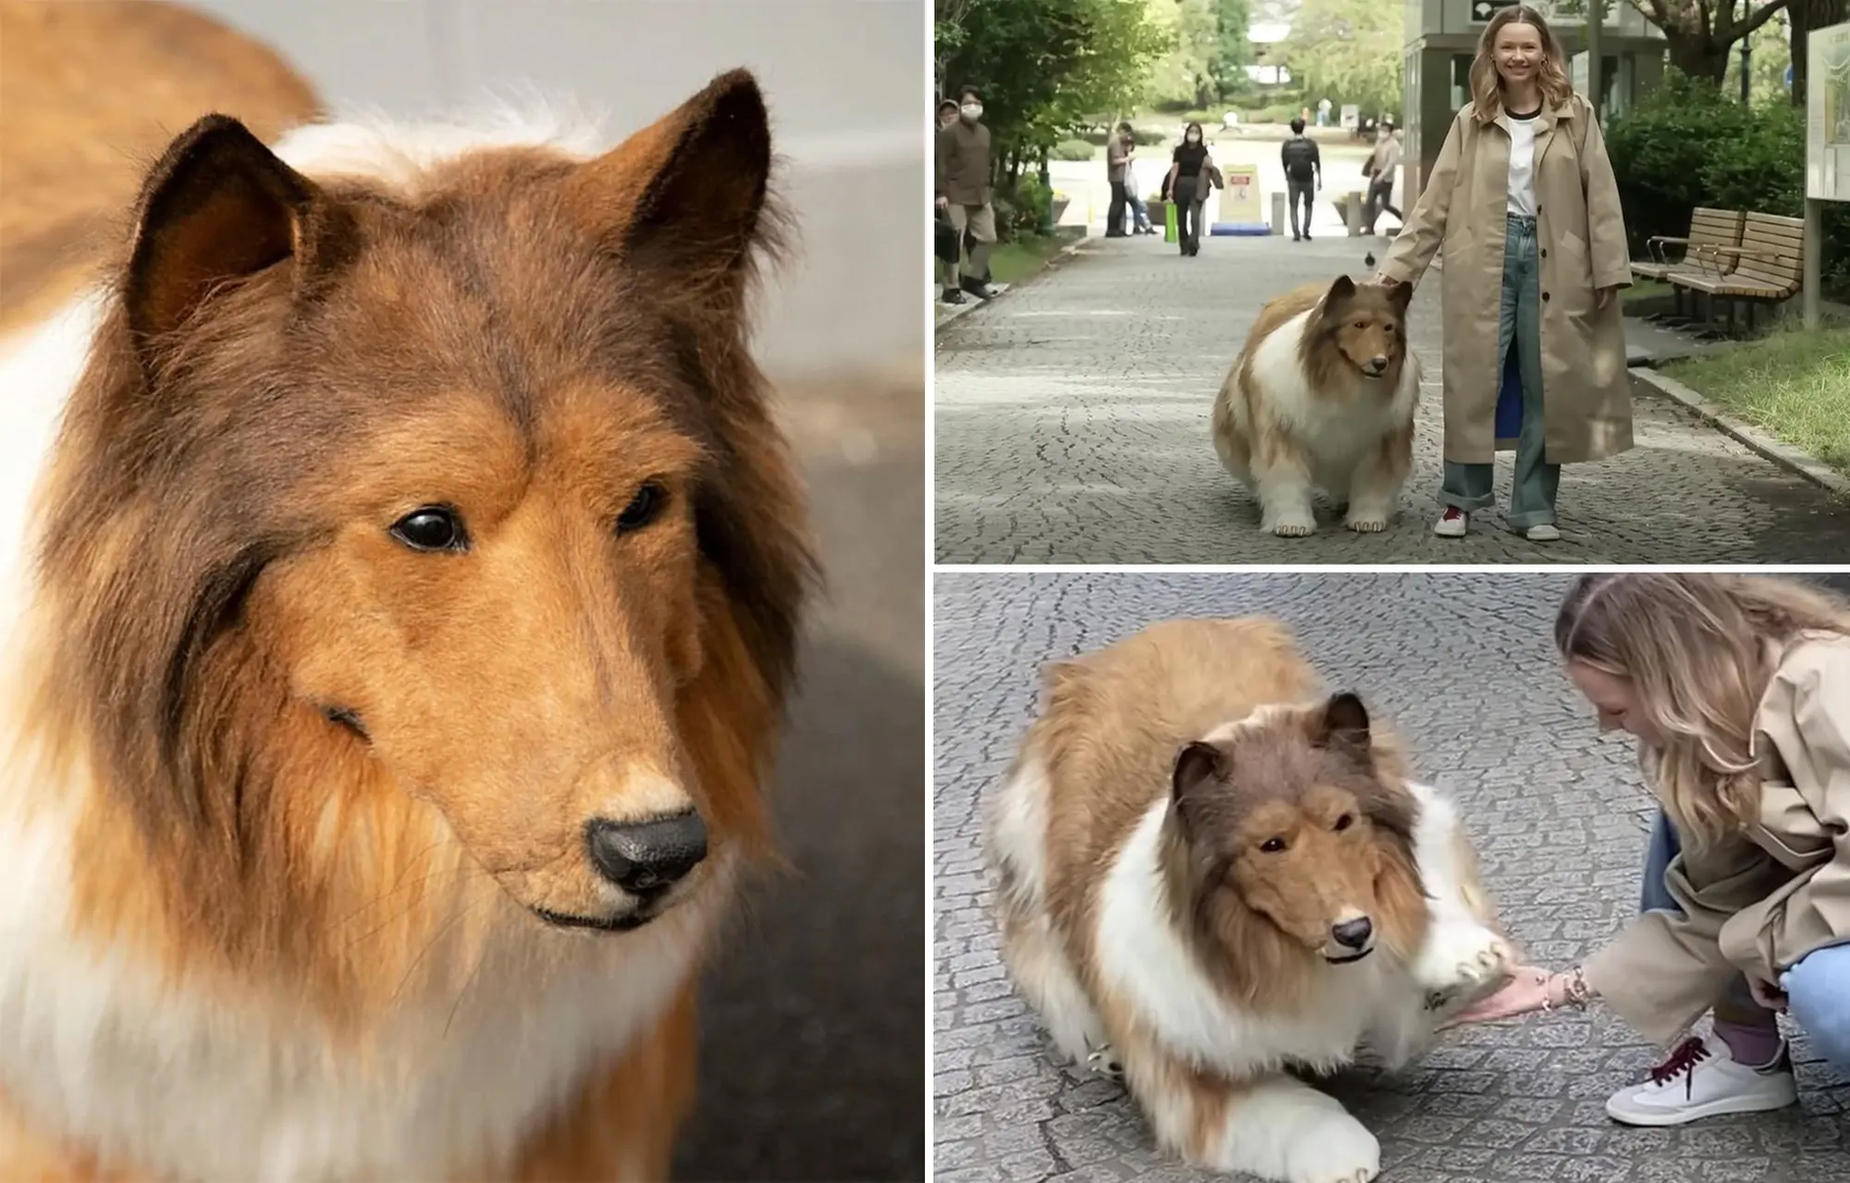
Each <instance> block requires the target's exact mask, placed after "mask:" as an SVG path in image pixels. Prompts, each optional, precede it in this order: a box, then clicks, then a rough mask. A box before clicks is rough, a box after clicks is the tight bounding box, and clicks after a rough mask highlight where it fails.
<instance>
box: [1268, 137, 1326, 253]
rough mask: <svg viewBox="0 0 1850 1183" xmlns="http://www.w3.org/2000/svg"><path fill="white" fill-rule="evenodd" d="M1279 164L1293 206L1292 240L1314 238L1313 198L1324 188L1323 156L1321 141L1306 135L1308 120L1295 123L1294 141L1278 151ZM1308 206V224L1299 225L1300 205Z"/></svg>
mask: <svg viewBox="0 0 1850 1183" xmlns="http://www.w3.org/2000/svg"><path fill="white" fill-rule="evenodd" d="M1278 159H1279V162H1280V163H1282V164H1283V165H1284V166H1285V194H1286V200H1287V202H1288V203H1289V205H1290V207H1291V241H1292V242H1304V241H1308V240H1309V239H1310V211H1311V206H1312V195H1313V194H1314V192H1315V191H1316V190H1318V189H1321V188H1323V157H1322V156H1321V155H1320V154H1319V153H1318V151H1317V141H1315V140H1313V139H1311V138H1310V137H1309V136H1307V135H1305V134H1304V121H1303V120H1302V119H1293V120H1292V121H1291V138H1290V139H1288V140H1286V141H1285V142H1284V144H1283V145H1282V146H1280V148H1279V149H1278ZM1299 202H1302V203H1303V205H1304V221H1303V224H1302V227H1301V228H1300V226H1299V223H1298V204H1299Z"/></svg>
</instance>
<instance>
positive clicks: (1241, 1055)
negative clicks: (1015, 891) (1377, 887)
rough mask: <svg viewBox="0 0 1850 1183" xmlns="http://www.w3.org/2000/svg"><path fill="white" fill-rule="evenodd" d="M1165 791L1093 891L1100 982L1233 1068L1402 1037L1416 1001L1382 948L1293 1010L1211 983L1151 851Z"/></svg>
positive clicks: (1172, 1040)
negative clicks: (1272, 1010)
mask: <svg viewBox="0 0 1850 1183" xmlns="http://www.w3.org/2000/svg"><path fill="white" fill-rule="evenodd" d="M1168 807H1169V802H1168V799H1167V798H1166V797H1165V798H1164V799H1162V800H1160V801H1158V802H1157V803H1156V804H1155V805H1153V806H1152V807H1151V808H1150V810H1149V812H1148V813H1146V814H1145V815H1144V817H1143V819H1142V821H1140V822H1139V823H1138V825H1137V828H1136V830H1134V831H1133V832H1132V834H1131V836H1130V838H1129V839H1128V840H1127V841H1126V842H1125V844H1124V847H1123V849H1122V850H1121V851H1120V852H1119V854H1118V858H1117V861H1116V862H1115V863H1114V864H1113V865H1112V868H1111V871H1110V873H1109V874H1108V875H1107V876H1106V880H1105V883H1104V885H1103V887H1102V889H1101V895H1100V899H1099V909H1098V928H1097V935H1096V943H1095V945H1094V948H1095V954H1094V955H1095V957H1096V958H1097V960H1098V968H1099V973H1100V976H1101V978H1102V979H1103V981H1104V982H1105V983H1106V984H1107V985H1108V986H1109V987H1110V988H1111V989H1112V990H1113V991H1114V992H1115V993H1116V994H1117V995H1118V996H1119V997H1120V998H1122V999H1123V1000H1124V1001H1125V1002H1126V1003H1127V1004H1129V1005H1130V1006H1132V1007H1134V1008H1135V1009H1136V1011H1137V1012H1138V1013H1139V1014H1140V1015H1141V1016H1142V1017H1143V1018H1144V1020H1145V1021H1146V1022H1148V1023H1150V1024H1151V1025H1152V1026H1153V1027H1154V1028H1155V1030H1156V1033H1157V1034H1158V1036H1159V1037H1160V1038H1161V1039H1162V1040H1163V1041H1164V1042H1166V1043H1167V1044H1168V1045H1169V1046H1170V1047H1171V1048H1172V1049H1173V1050H1174V1051H1175V1052H1176V1053H1177V1054H1179V1055H1181V1056H1182V1057H1184V1058H1186V1059H1189V1060H1191V1061H1193V1062H1196V1063H1201V1064H1212V1065H1216V1066H1218V1067H1220V1068H1221V1069H1222V1070H1224V1071H1226V1072H1228V1073H1230V1074H1233V1075H1239V1076H1246V1075H1251V1074H1256V1073H1260V1072H1268V1071H1274V1070H1276V1069H1278V1068H1280V1067H1282V1066H1284V1065H1285V1064H1288V1063H1296V1064H1307V1065H1314V1066H1317V1067H1322V1068H1334V1067H1337V1066H1339V1065H1341V1064H1344V1063H1347V1062H1348V1061H1350V1060H1351V1059H1352V1058H1353V1057H1354V1055H1355V1050H1356V1046H1357V1044H1358V1043H1360V1042H1361V1040H1362V1039H1363V1037H1364V1036H1365V1035H1370V1034H1373V1035H1375V1036H1376V1037H1378V1038H1385V1039H1386V1040H1388V1041H1389V1042H1392V1043H1395V1044H1400V1043H1402V1042H1404V1037H1403V1036H1402V1035H1401V1032H1402V1029H1403V1028H1405V1027H1406V1026H1407V1025H1408V1024H1409V1023H1410V1022H1411V1023H1413V1024H1416V1025H1417V1024H1418V1022H1419V1018H1418V1016H1419V1013H1420V1005H1421V999H1420V996H1419V994H1418V992H1417V990H1416V989H1414V988H1413V986H1412V985H1411V981H1410V979H1409V977H1408V975H1407V973H1406V971H1405V970H1404V968H1402V967H1400V966H1398V965H1396V964H1394V963H1393V962H1392V961H1390V960H1389V959H1388V958H1387V957H1386V956H1375V957H1370V958H1367V959H1366V960H1364V961H1361V962H1359V963H1357V964H1355V965H1349V966H1340V967H1332V969H1331V970H1330V972H1329V973H1327V974H1324V975H1322V976H1321V978H1320V980H1319V983H1318V986H1317V996H1316V997H1315V998H1313V999H1311V1000H1309V1004H1308V1005H1306V1006H1305V1007H1303V1008H1302V1010H1301V1011H1300V1012H1299V1013H1298V1014H1295V1015H1272V1014H1260V1013H1255V1012H1251V1011H1246V1010H1242V1009H1241V1008H1240V1007H1238V1006H1237V1005H1235V1004H1233V1003H1232V1002H1230V1001H1229V1000H1228V999H1227V998H1226V997H1225V996H1224V995H1223V994H1221V993H1220V992H1219V991H1218V990H1216V989H1215V988H1214V985H1213V983H1212V982H1211V981H1210V980H1209V979H1208V978H1207V976H1206V975H1205V974H1204V973H1203V972H1202V971H1201V968H1200V966H1199V965H1198V964H1197V962H1196V961H1195V958H1194V956H1193V954H1192V953H1191V952H1190V951H1189V948H1188V946H1187V945H1186V944H1184V943H1183V941H1182V939H1181V937H1180V936H1179V935H1178V934H1177V933H1176V931H1175V928H1174V925H1173V922H1172V921H1171V920H1170V918H1169V914H1168V909H1167V907H1166V905H1165V902H1164V890H1165V888H1164V883H1163V878H1162V874H1161V870H1160V864H1159V861H1158V858H1157V851H1158V844H1159V841H1160V837H1161V832H1162V823H1163V818H1164V816H1165V814H1166V813H1167V811H1168Z"/></svg>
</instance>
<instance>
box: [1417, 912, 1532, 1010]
mask: <svg viewBox="0 0 1850 1183" xmlns="http://www.w3.org/2000/svg"><path fill="white" fill-rule="evenodd" d="M1515 965H1516V955H1515V952H1514V950H1512V949H1511V948H1510V947H1509V943H1508V942H1506V941H1505V940H1504V939H1503V938H1502V937H1500V936H1498V935H1497V934H1496V933H1494V932H1492V931H1490V930H1489V929H1488V928H1485V927H1484V926H1483V925H1481V924H1479V923H1477V922H1476V921H1475V920H1439V921H1435V922H1434V923H1433V926H1432V928H1431V929H1430V930H1428V932H1427V936H1426V946H1425V948H1423V949H1422V950H1420V955H1419V958H1418V960H1417V961H1416V962H1415V963H1414V968H1413V973H1414V977H1415V978H1416V979H1417V980H1418V982H1419V984H1420V986H1421V987H1422V988H1424V989H1425V990H1426V1006H1427V1008H1428V1009H1429V1010H1443V1009H1446V1008H1448V1007H1451V1006H1455V1005H1458V1004H1461V1003H1466V1002H1472V1001H1476V999H1477V998H1479V997H1481V996H1483V995H1485V994H1488V993H1489V992H1490V991H1491V990H1493V989H1495V988H1496V987H1497V986H1500V985H1501V984H1502V983H1503V980H1504V979H1505V978H1506V977H1508V976H1509V974H1510V971H1511V970H1512V969H1514V968H1515Z"/></svg>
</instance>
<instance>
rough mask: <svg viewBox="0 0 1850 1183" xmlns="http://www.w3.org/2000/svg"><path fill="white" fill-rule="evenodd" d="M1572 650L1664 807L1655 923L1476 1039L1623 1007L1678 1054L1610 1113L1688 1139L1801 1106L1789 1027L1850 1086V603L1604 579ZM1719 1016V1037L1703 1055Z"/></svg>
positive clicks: (1648, 874) (1582, 583)
mask: <svg viewBox="0 0 1850 1183" xmlns="http://www.w3.org/2000/svg"><path fill="white" fill-rule="evenodd" d="M1555 645H1556V648H1557V649H1558V650H1559V652H1560V656H1561V658H1562V660H1563V661H1564V662H1565V663H1566V666H1567V673H1568V675H1569V677H1570V678H1571V679H1572V681H1573V683H1574V685H1575V687H1576V688H1577V689H1578V690H1579V691H1580V692H1581V694H1582V695H1583V696H1585V697H1586V699H1587V700H1588V701H1589V702H1590V703H1591V704H1592V706H1593V707H1594V708H1595V709H1596V710H1597V712H1598V715H1599V724H1600V728H1601V730H1611V729H1613V728H1620V729H1623V730H1625V731H1628V732H1630V733H1631V734H1632V735H1634V736H1636V737H1637V739H1638V744H1639V755H1640V758H1641V764H1642V765H1643V767H1644V769H1645V772H1646V776H1647V779H1648V780H1649V782H1650V787H1651V792H1652V794H1653V795H1654V796H1655V797H1656V798H1657V800H1658V804H1659V810H1658V817H1657V831H1656V833H1655V834H1654V835H1653V836H1652V840H1651V846H1650V853H1649V856H1648V857H1647V859H1646V863H1645V876H1644V887H1643V891H1642V892H1641V897H1642V898H1641V901H1640V902H1641V904H1642V914H1641V915H1640V916H1639V917H1638V918H1637V919H1635V920H1633V921H1632V923H1631V924H1630V925H1629V926H1628V927H1627V928H1626V929H1625V930H1624V931H1622V932H1621V933H1620V934H1619V935H1618V936H1617V937H1616V938H1614V939H1613V940H1612V941H1610V942H1609V943H1607V944H1606V946H1605V947H1604V948H1602V949H1600V950H1599V951H1598V952H1596V953H1595V954H1593V956H1592V957H1590V958H1588V959H1587V960H1585V961H1584V962H1582V963H1581V964H1580V965H1579V966H1577V967H1575V968H1573V969H1570V970H1567V971H1566V972H1562V973H1549V972H1548V971H1547V970H1545V969H1540V968H1535V967H1525V968H1523V969H1520V970H1518V971H1517V972H1516V974H1515V976H1514V978H1513V979H1512V980H1511V982H1510V983H1509V984H1508V985H1506V986H1505V987H1504V988H1503V989H1502V990H1500V991H1499V992H1497V993H1496V994H1493V995H1492V996H1490V997H1489V998H1488V999H1485V1000H1484V1001H1482V1002H1480V1003H1478V1004H1476V1005H1475V1006H1473V1007H1470V1008H1468V1009H1467V1010H1466V1011H1465V1012H1463V1013H1462V1015H1461V1016H1460V1021H1467V1022H1468V1021H1477V1020H1483V1019H1493V1018H1504V1017H1508V1016H1511V1015H1518V1014H1524V1013H1527V1012H1529V1011H1534V1010H1552V1009H1554V1008H1556V1007H1560V1006H1563V1005H1573V1006H1585V1005H1586V1004H1587V1003H1588V1002H1589V1001H1591V1000H1593V999H1595V998H1597V999H1601V1000H1603V1001H1604V1002H1605V1003H1606V1005H1607V1006H1609V1007H1610V1008H1611V1009H1612V1010H1613V1011H1614V1012H1616V1013H1617V1014H1618V1016H1619V1017H1620V1018H1621V1019H1623V1020H1624V1021H1625V1022H1626V1023H1627V1024H1628V1025H1630V1026H1631V1027H1632V1028H1633V1029H1635V1030H1637V1031H1638V1032H1639V1033H1641V1034H1643V1035H1644V1036H1645V1037H1646V1038H1648V1039H1650V1040H1652V1041H1653V1042H1655V1043H1657V1044H1659V1045H1661V1046H1664V1047H1666V1048H1669V1047H1670V1045H1671V1044H1672V1042H1673V1041H1677V1040H1681V1042H1677V1043H1676V1044H1675V1048H1674V1050H1671V1051H1670V1054H1669V1056H1668V1057H1667V1058H1666V1059H1665V1060H1664V1062H1663V1063H1661V1064H1659V1065H1657V1066H1656V1067H1655V1068H1653V1069H1651V1071H1650V1073H1649V1075H1648V1077H1647V1078H1646V1079H1645V1080H1644V1081H1643V1082H1642V1083H1640V1084H1635V1085H1631V1086H1629V1087H1627V1088H1623V1089H1620V1090H1619V1091H1618V1092H1616V1093H1614V1094H1613V1095H1612V1096H1611V1097H1610V1098H1609V1099H1608V1100H1607V1102H1606V1113H1607V1114H1608V1116H1610V1117H1611V1118H1612V1119H1613V1120H1615V1121H1619V1122H1623V1123H1625V1124H1628V1125H1642V1126H1671V1125H1682V1124H1684V1123H1686V1122H1691V1121H1695V1120H1698V1119H1700V1118H1704V1117H1715V1116H1719V1115H1721V1114H1724V1113H1752V1112H1758V1111H1762V1110H1770V1109H1780V1108H1784V1107H1786V1106H1788V1105H1791V1104H1793V1103H1794V1102H1795V1101H1796V1100H1797V1099H1798V1087H1797V1084H1796V1082H1795V1079H1794V1077H1793V1072H1792V1056H1791V1052H1790V1051H1789V1050H1788V1048H1787V1046H1786V1042H1785V1040H1784V1039H1783V1038H1782V1037H1781V1036H1780V1032H1779V1024H1778V1020H1777V1019H1776V1017H1775V1012H1784V1013H1786V1014H1787V1015H1788V1016H1789V1017H1790V1018H1791V1019H1792V1021H1793V1022H1794V1023H1795V1024H1797V1025H1798V1026H1799V1027H1800V1028H1802V1029H1803V1030H1804V1031H1805V1033H1806V1034H1807V1035H1808V1036H1810V1038H1811V1046H1812V1050H1813V1051H1815V1052H1816V1053H1817V1054H1818V1055H1819V1056H1821V1057H1823V1059H1824V1060H1825V1061H1827V1062H1828V1063H1829V1064H1830V1065H1831V1066H1832V1067H1834V1068H1836V1070H1837V1072H1838V1073H1839V1075H1841V1076H1844V1077H1847V1078H1850V602H1846V601H1844V600H1842V599H1840V598H1838V597H1836V596H1833V595H1831V594H1830V593H1827V592H1824V591H1822V590H1819V589H1815V588H1812V587H1807V586H1805V585H1802V584H1799V583H1797V582H1796V581H1792V580H1782V579H1775V578H1769V577H1764V576H1741V575H1702V574H1688V573H1681V572H1663V573H1659V572H1650V573H1630V574H1605V575H1583V576H1581V577H1580V579H1579V580H1578V581H1576V582H1575V584H1574V586H1573V588H1572V589H1571V590H1570V591H1569V593H1568V595H1567V597H1566V599H1565V601H1564V602H1563V604H1562V607H1561V611H1560V613H1559V615H1558V616H1557V618H1556V620H1555ZM1711 1010H1712V1011H1713V1019H1714V1021H1713V1024H1712V1032H1711V1034H1709V1035H1707V1036H1704V1037H1694V1036H1691V1037H1689V1038H1683V1037H1684V1036H1685V1034H1686V1033H1687V1032H1688V1030H1689V1028H1690V1026H1691V1025H1692V1024H1694V1023H1695V1022H1696V1020H1697V1019H1699V1018H1701V1017H1702V1015H1703V1014H1704V1013H1706V1012H1710V1011H1711Z"/></svg>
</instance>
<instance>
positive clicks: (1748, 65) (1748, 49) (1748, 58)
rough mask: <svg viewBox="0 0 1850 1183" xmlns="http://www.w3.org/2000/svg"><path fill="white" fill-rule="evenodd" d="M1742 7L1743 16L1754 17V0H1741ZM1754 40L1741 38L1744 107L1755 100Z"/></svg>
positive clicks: (1742, 102) (1742, 103) (1742, 99)
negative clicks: (1753, 71) (1753, 72)
mask: <svg viewBox="0 0 1850 1183" xmlns="http://www.w3.org/2000/svg"><path fill="white" fill-rule="evenodd" d="M1741 8H1742V9H1743V10H1744V11H1743V12H1742V14H1741V15H1742V17H1743V18H1747V17H1752V16H1753V15H1754V0H1741ZM1752 41H1753V37H1752V36H1746V37H1742V38H1741V105H1742V106H1743V107H1745V106H1747V105H1748V104H1749V103H1751V102H1753V101H1754V83H1753V74H1752V69H1753V59H1754V47H1753V45H1752V44H1751V42H1752Z"/></svg>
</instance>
